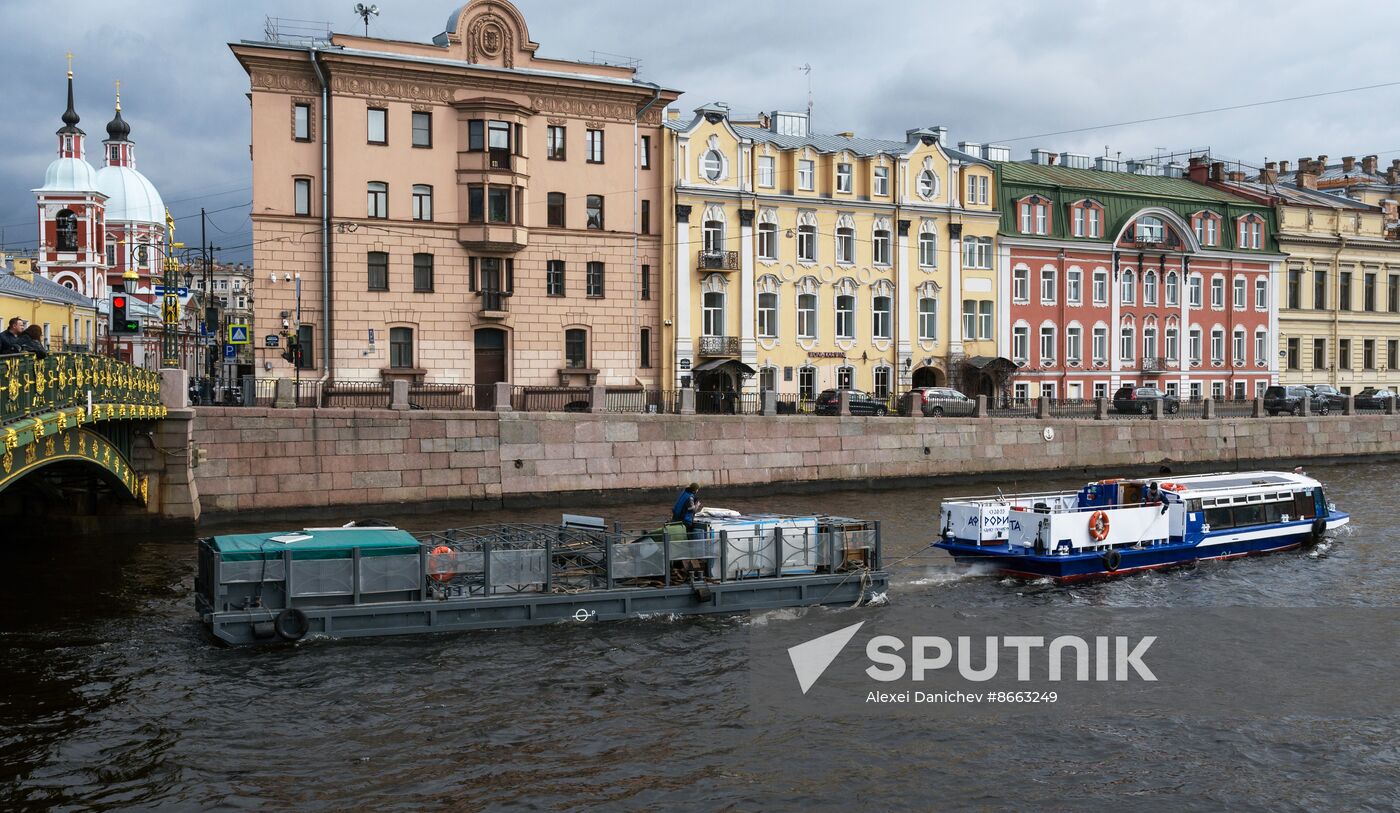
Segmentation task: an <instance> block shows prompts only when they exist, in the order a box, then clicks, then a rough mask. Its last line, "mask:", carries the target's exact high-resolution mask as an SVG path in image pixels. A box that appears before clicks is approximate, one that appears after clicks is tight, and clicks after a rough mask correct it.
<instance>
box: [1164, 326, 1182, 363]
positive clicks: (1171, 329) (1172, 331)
mask: <svg viewBox="0 0 1400 813" xmlns="http://www.w3.org/2000/svg"><path fill="white" fill-rule="evenodd" d="M1178 341H1179V339H1178V331H1177V328H1176V326H1175V325H1167V329H1166V330H1165V331H1163V332H1162V356H1163V358H1165V359H1167V360H1168V361H1174V360H1175V359H1176V358H1177V355H1178V354H1177V351H1178V350H1180V349H1181V348H1180V346H1179V344H1178Z"/></svg>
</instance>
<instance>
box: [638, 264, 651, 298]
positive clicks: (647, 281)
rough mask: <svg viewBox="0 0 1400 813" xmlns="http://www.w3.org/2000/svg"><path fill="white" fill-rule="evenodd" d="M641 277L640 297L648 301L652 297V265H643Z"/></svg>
mask: <svg viewBox="0 0 1400 813" xmlns="http://www.w3.org/2000/svg"><path fill="white" fill-rule="evenodd" d="M641 277H642V290H641V293H639V294H638V298H639V299H641V300H642V301H643V302H646V301H649V300H650V299H651V266H649V265H645V264H643V265H642V271H641Z"/></svg>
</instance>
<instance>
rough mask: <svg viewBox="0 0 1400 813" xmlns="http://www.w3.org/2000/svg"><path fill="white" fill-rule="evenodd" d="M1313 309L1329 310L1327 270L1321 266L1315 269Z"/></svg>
mask: <svg viewBox="0 0 1400 813" xmlns="http://www.w3.org/2000/svg"><path fill="white" fill-rule="evenodd" d="M1313 309H1314V310H1319V311H1325V310H1327V272H1326V271H1324V270H1322V269H1321V268H1319V269H1317V270H1315V271H1313Z"/></svg>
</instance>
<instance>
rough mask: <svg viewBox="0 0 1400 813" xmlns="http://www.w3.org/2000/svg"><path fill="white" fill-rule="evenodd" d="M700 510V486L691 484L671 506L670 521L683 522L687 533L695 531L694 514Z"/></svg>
mask: <svg viewBox="0 0 1400 813" xmlns="http://www.w3.org/2000/svg"><path fill="white" fill-rule="evenodd" d="M699 510H700V485H699V484H698V483H691V484H690V485H688V486H686V487H685V490H684V491H682V492H681V493H680V494H679V495H678V496H677V497H676V504H675V505H673V506H671V521H672V522H684V523H685V530H686V532H687V533H689V532H691V531H694V530H695V512H696V511H699Z"/></svg>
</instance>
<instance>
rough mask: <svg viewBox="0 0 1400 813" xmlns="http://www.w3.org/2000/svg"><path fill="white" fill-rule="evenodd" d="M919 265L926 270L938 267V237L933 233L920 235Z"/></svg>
mask: <svg viewBox="0 0 1400 813" xmlns="http://www.w3.org/2000/svg"><path fill="white" fill-rule="evenodd" d="M919 265H921V266H923V267H924V268H933V267H935V266H937V265H938V237H937V235H935V234H934V233H933V232H931V231H925V232H920V233H919Z"/></svg>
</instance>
